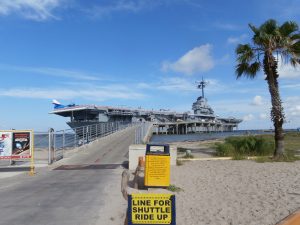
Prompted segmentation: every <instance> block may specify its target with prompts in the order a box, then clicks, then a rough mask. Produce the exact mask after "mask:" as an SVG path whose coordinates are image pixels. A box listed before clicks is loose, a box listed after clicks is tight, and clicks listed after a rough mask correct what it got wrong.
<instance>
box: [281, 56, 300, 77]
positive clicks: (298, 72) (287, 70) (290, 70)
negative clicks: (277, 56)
mask: <svg viewBox="0 0 300 225" xmlns="http://www.w3.org/2000/svg"><path fill="white" fill-rule="evenodd" d="M278 73H279V77H280V78H286V79H296V78H300V66H299V65H298V66H297V67H295V68H294V67H293V66H291V65H289V64H284V63H283V62H282V60H278Z"/></svg>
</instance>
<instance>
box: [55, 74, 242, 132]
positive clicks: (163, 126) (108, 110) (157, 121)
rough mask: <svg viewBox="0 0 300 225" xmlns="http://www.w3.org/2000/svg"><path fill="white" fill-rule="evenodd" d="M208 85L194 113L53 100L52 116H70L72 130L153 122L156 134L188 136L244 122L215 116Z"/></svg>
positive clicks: (230, 127) (202, 84)
mask: <svg viewBox="0 0 300 225" xmlns="http://www.w3.org/2000/svg"><path fill="white" fill-rule="evenodd" d="M206 84H207V82H205V81H204V80H203V79H202V81H200V82H198V85H197V87H198V88H199V89H201V90H202V95H201V96H200V97H198V98H197V100H196V101H195V102H194V103H193V105H192V109H193V112H194V113H189V112H184V113H179V112H175V111H169V110H163V109H161V110H145V109H142V108H137V109H132V108H126V107H113V106H97V105H75V104H72V105H66V106H65V105H62V104H60V103H59V102H58V101H56V100H53V104H54V110H53V111H52V112H50V114H56V115H59V116H63V117H69V118H70V120H69V121H68V122H67V124H68V125H69V126H70V127H71V128H73V129H74V128H77V127H82V126H88V125H93V124H100V123H111V122H121V123H135V122H147V121H149V122H152V124H153V126H154V129H153V132H155V133H167V134H168V133H170V134H186V133H191V132H192V133H194V132H220V131H233V130H234V129H237V127H238V124H239V123H241V122H242V120H241V119H237V118H234V117H228V118H225V117H219V116H216V115H215V113H214V111H213V109H212V108H211V107H210V106H209V105H208V102H207V99H206V98H205V96H204V88H205V86H206Z"/></svg>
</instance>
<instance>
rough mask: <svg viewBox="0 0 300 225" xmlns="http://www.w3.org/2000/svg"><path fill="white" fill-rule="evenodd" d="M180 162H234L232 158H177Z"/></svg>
mask: <svg viewBox="0 0 300 225" xmlns="http://www.w3.org/2000/svg"><path fill="white" fill-rule="evenodd" d="M256 158H257V157H255V156H252V157H247V158H245V159H248V160H249V159H256ZM177 160H178V161H216V160H232V157H210V158H177Z"/></svg>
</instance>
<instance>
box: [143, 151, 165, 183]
mask: <svg viewBox="0 0 300 225" xmlns="http://www.w3.org/2000/svg"><path fill="white" fill-rule="evenodd" d="M169 185H170V156H169V155H146V168H145V186H151V187H168V186H169Z"/></svg>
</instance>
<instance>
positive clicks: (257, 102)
mask: <svg viewBox="0 0 300 225" xmlns="http://www.w3.org/2000/svg"><path fill="white" fill-rule="evenodd" d="M251 105H255V106H260V105H263V99H262V97H261V96H259V95H256V96H255V97H254V98H253V101H252V103H251Z"/></svg>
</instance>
